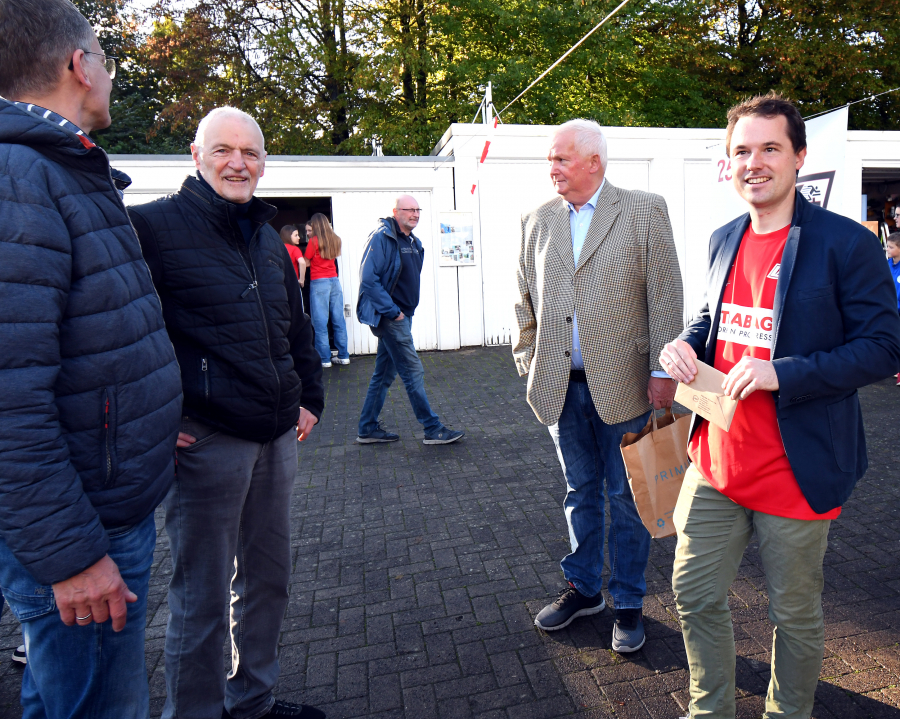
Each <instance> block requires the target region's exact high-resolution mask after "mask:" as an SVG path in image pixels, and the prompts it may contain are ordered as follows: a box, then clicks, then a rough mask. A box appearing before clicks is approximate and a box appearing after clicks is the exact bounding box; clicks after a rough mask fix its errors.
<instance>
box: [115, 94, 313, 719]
mask: <svg viewBox="0 0 900 719" xmlns="http://www.w3.org/2000/svg"><path fill="white" fill-rule="evenodd" d="M191 153H192V155H193V157H194V162H195V164H196V166H197V171H198V172H197V176H196V177H188V178H186V179H185V181H184V184H183V185H182V186H181V189H180V190H179V191H178V192H176V193H175V194H174V195H171V196H170V197H167V198H165V199H162V200H159V201H157V202H151V203H148V204H145V205H139V206H136V207H132V208H130V213H131V218H132V221H133V223H134V226H135V229H136V230H137V232H138V236H139V237H140V240H141V246H142V247H143V250H144V256H145V257H146V258H147V263H148V265H149V266H150V271H151V273H152V275H153V282H154V284H155V285H156V289H157V291H158V292H159V296H160V300H161V301H162V306H163V315H164V317H165V320H166V326H167V327H168V330H169V334H170V336H171V338H172V343H173V344H174V345H175V354H176V355H177V356H178V362H179V364H180V365H181V381H182V385H183V388H184V396H185V401H184V416H183V418H182V426H181V433H180V435H179V440H178V447H179V449H178V476H177V477H176V479H175V484H174V485H173V486H172V490H171V492H170V493H169V495H168V496H167V497H166V500H165V505H164V506H165V510H166V529H167V531H168V534H169V541H170V544H171V549H172V562H173V565H174V566H173V571H172V580H171V582H170V584H169V611H170V616H169V624H168V628H167V630H166V689H167V692H168V696H167V698H166V704H165V707H164V709H163V717H167V718H171V717H177V718H178V719H194V718H196V719H211V718H217V717H219V716H223V717H229V716H231V717H235V718H236V719H245V718H249V719H258V718H259V717H272V718H274V717H303V719H315V718H317V717H323V716H324V714H323V713H322V712H320V711H319V710H317V709H314V708H313V707H308V706H303V705H299V704H291V703H288V702H284V701H280V700H277V701H276V699H275V697H274V696H273V694H272V690H273V689H274V687H275V684H276V682H277V681H278V675H279V665H278V637H279V634H280V633H281V622H282V619H283V618H284V611H285V608H286V607H287V602H288V583H289V581H290V573H291V543H290V534H291V526H290V505H291V491H292V489H293V486H294V477H295V475H296V472H297V440H300V441H303V440H304V439H305V438H306V437H307V436H308V435H309V433H310V431H312V428H313V426H314V425H315V424H316V422H318V419H319V417H320V416H321V414H322V409H323V407H324V390H323V387H322V366H321V361H320V359H319V355H318V354H317V353H316V351H315V349H314V348H313V333H312V326H311V324H310V321H309V317H307V316H306V315H305V314H304V313H303V310H302V305H301V299H300V287H299V285H298V284H297V275H296V274H295V272H294V269H293V266H292V264H291V258H290V257H289V255H288V253H287V250H286V249H285V247H284V245H283V244H282V242H281V239H280V238H279V236H278V233H276V232H275V230H274V229H272V227H271V226H270V225H269V224H268V221H269V220H271V219H272V218H273V217H275V214H276V210H275V208H274V207H272V206H271V205H267V204H266V203H265V202H263V201H262V200H259V199H256V198H254V197H253V193H254V191H255V190H256V185H257V183H258V182H259V178H260V177H261V176H262V174H263V169H264V166H265V156H266V153H265V149H264V140H263V136H262V132H261V131H260V129H259V126H258V125H257V124H256V122H255V121H254V120H253V118H251V117H250V116H249V115H247V114H246V113H243V112H241V111H239V110H235V109H234V108H230V107H223V108H218V109H216V110H213V111H212V112H211V113H210V114H209V115H207V116H206V117H205V118H203V120H201V122H200V126H199V127H198V128H197V136H196V139H195V141H194V144H192V145H191ZM293 428H296V432H295V431H294V429H293ZM229 590H230V597H231V646H232V660H231V671H230V672H229V674H228V680H227V682H226V680H225V671H224V666H223V657H222V643H223V641H224V640H225V636H226V617H225V608H226V605H227V603H228V599H229ZM223 704H224V709H223Z"/></svg>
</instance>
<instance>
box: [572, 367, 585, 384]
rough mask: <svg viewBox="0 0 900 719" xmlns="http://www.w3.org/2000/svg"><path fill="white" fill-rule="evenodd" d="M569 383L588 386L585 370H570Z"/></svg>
mask: <svg viewBox="0 0 900 719" xmlns="http://www.w3.org/2000/svg"><path fill="white" fill-rule="evenodd" d="M569 382H581V383H582V384H587V375H586V374H585V373H584V370H583V369H573V370H569Z"/></svg>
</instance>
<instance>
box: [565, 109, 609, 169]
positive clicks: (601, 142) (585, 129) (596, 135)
mask: <svg viewBox="0 0 900 719" xmlns="http://www.w3.org/2000/svg"><path fill="white" fill-rule="evenodd" d="M570 131H571V132H574V133H575V149H576V150H577V151H578V154H579V155H581V156H582V157H591V156H593V155H599V156H600V165H601V166H602V167H603V169H604V170H605V169H606V163H607V160H608V154H607V150H606V135H604V134H603V128H602V127H600V125H599V123H596V122H594V121H593V120H584V119H582V118H578V119H576V120H569V121H568V122H564V123H563V124H562V125H560V126H559V127H557V128H556V130H554V131H553V137H558V136H559V135H561V134H562V133H564V132H570Z"/></svg>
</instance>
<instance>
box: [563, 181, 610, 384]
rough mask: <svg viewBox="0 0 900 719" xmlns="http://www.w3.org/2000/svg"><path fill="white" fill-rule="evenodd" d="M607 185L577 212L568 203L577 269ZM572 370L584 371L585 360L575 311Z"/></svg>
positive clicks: (599, 188)
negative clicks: (599, 198)
mask: <svg viewBox="0 0 900 719" xmlns="http://www.w3.org/2000/svg"><path fill="white" fill-rule="evenodd" d="M605 184H606V178H605V177H604V178H603V181H602V182H601V183H600V187H598V188H597V191H596V192H595V193H594V194H593V196H592V197H591V199H590V200H588V201H587V202H585V203H584V204H583V205H582V206H581V209H579V210H578V211H577V212H576V210H575V206H574V205H573V204H572V203H571V202H566V206H567V207H568V208H569V227H570V228H571V230H572V254H573V255H574V256H575V266H576V267H578V256H579V255H580V254H581V248H582V247H583V246H584V240H585V238H586V237H587V233H588V228H589V227H590V226H591V220H593V219H594V208H596V207H597V198H598V197H600V193H601V192H602V191H603V186H604V185H605ZM572 369H584V359H582V357H581V342H580V341H579V339H578V315H577V314H576V313H575V312H574V311H573V312H572Z"/></svg>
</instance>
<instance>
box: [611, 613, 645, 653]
mask: <svg viewBox="0 0 900 719" xmlns="http://www.w3.org/2000/svg"><path fill="white" fill-rule="evenodd" d="M645 641H647V637H646V636H645V635H644V612H643V610H641V609H617V610H616V623H615V624H614V625H613V632H612V648H613V651H614V652H619V653H620V654H627V653H628V652H636V651H637V650H638V649H640V648H641V647H642V646H644V642H645Z"/></svg>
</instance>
